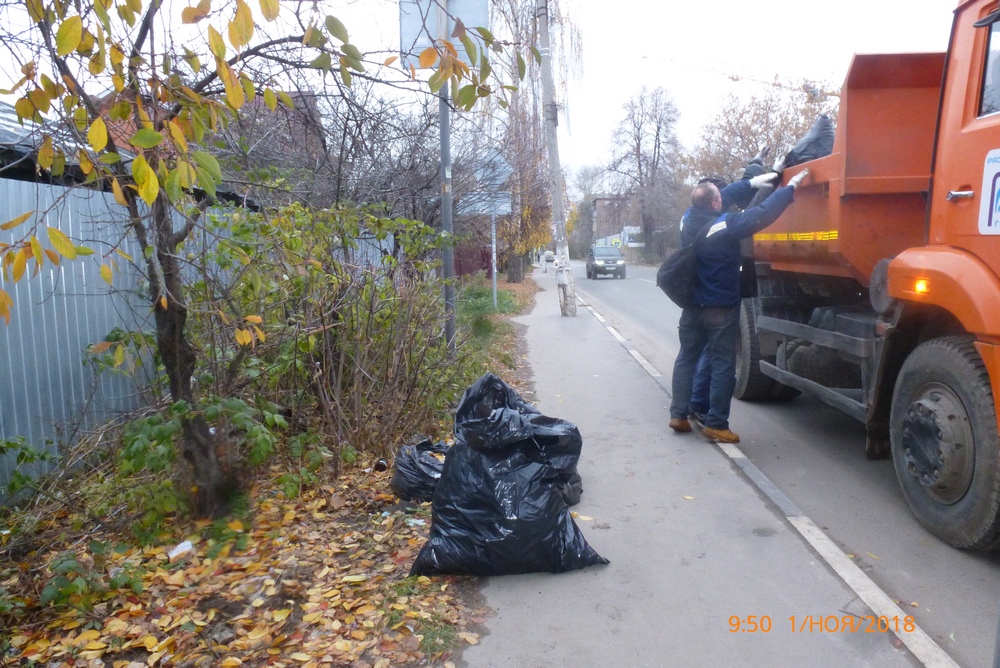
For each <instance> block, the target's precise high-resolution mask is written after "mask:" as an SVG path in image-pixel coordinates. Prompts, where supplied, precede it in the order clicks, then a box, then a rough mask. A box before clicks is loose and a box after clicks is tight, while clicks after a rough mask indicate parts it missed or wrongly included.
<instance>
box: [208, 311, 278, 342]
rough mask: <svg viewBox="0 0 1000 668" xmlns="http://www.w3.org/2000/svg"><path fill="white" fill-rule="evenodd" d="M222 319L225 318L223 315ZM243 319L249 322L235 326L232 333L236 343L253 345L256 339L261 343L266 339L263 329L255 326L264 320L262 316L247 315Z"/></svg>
mask: <svg viewBox="0 0 1000 668" xmlns="http://www.w3.org/2000/svg"><path fill="white" fill-rule="evenodd" d="M220 315H221V312H220ZM223 320H224V321H225V320H226V319H225V316H223ZM243 320H244V321H246V322H247V323H249V324H248V326H246V327H245V328H243V327H237V328H236V331H235V332H234V334H233V336H234V338H235V339H236V343H238V344H240V345H241V346H254V345H256V343H255V342H256V341H260V342H261V343H263V342H264V341H266V340H267V336H266V335H265V334H264V330H262V329H261V328H260V327H258V326H257V325H260V324H262V323H263V322H264V319H263V318H261V317H260V316H259V315H248V316H246V317H244V318H243Z"/></svg>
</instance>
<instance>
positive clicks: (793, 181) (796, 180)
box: [788, 168, 809, 188]
mask: <svg viewBox="0 0 1000 668" xmlns="http://www.w3.org/2000/svg"><path fill="white" fill-rule="evenodd" d="M807 176H809V169H808V168H807V169H803V170H802V171H801V172H799V173H798V174H796V175H795V176H793V177H792V178H790V179H788V185H790V186H791V187H792V188H798V187H799V184H800V183H802V181H804V180H805V178H806V177H807Z"/></svg>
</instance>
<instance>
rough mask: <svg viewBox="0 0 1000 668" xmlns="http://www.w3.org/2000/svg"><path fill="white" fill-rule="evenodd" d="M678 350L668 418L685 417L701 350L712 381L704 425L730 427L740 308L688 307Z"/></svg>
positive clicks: (682, 316)
mask: <svg viewBox="0 0 1000 668" xmlns="http://www.w3.org/2000/svg"><path fill="white" fill-rule="evenodd" d="M677 329H678V333H679V334H680V341H681V350H680V352H679V353H678V354H677V359H676V360H675V361H674V375H673V379H672V381H671V388H672V392H673V399H672V400H671V402H670V417H672V418H687V416H688V412H689V411H690V405H689V404H690V401H691V386H692V383H693V382H694V375H695V369H696V368H697V366H698V358H699V357H701V354H702V351H705V352H706V353H707V355H708V359H709V364H710V365H711V375H712V381H711V386H710V388H709V409H708V414H707V415H706V416H705V426H707V427H712V428H713V429H728V428H729V405H730V403H731V402H732V400H733V390H734V389H735V387H736V347H737V346H738V345H739V340H740V307H739V305H737V306H731V307H725V308H714V307H691V308H686V309H684V310H683V311H682V312H681V321H680V325H679V326H678V328H677Z"/></svg>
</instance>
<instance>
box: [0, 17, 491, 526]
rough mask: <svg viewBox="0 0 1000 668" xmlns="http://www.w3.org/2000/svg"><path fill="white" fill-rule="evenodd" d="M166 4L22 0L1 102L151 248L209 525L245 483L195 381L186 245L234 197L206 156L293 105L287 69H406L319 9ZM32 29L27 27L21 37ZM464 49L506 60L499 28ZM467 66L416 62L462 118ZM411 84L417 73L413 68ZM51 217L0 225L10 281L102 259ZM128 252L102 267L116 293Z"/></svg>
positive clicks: (175, 388) (169, 364) (452, 60)
mask: <svg viewBox="0 0 1000 668" xmlns="http://www.w3.org/2000/svg"><path fill="white" fill-rule="evenodd" d="M167 7H168V6H166V5H164V4H163V2H162V0H95V1H94V2H93V3H92V4H90V3H86V4H80V3H68V2H65V1H64V0H9V1H8V2H6V3H5V4H2V5H0V17H3V25H4V26H8V27H7V28H3V29H0V39H3V41H4V43H5V45H6V46H7V47H8V48H9V49H10V52H11V55H12V57H13V58H14V59H15V60H16V61H17V62H18V64H19V66H20V74H21V76H20V79H19V80H17V81H12V82H10V83H11V86H10V88H9V89H8V90H6V91H4V92H6V93H8V94H9V93H16V94H18V95H19V96H20V97H19V98H18V99H17V101H16V104H15V109H16V112H17V115H18V117H19V118H20V119H21V120H22V122H25V123H35V124H38V126H39V127H40V128H41V137H40V141H39V142H38V144H37V151H36V152H35V156H34V157H35V161H36V163H37V166H38V168H39V170H41V171H43V172H47V173H48V174H49V175H51V176H52V177H57V178H65V177H66V176H67V175H68V174H69V173H70V172H72V173H73V175H74V176H75V177H76V178H78V180H80V181H82V184H81V185H84V186H88V187H92V188H96V189H100V190H104V191H108V192H111V193H113V194H114V198H115V200H116V201H117V202H118V203H119V204H120V205H122V206H123V207H124V210H125V212H126V213H125V214H124V215H123V218H122V220H121V221H120V222H121V225H122V229H123V233H124V232H125V231H127V232H128V233H130V234H132V235H134V238H135V240H136V242H137V243H138V246H139V247H140V248H141V249H142V258H141V259H139V263H140V265H141V266H142V270H143V273H144V275H145V279H146V281H147V284H148V288H147V289H148V298H149V302H150V305H151V308H152V313H153V320H154V323H155V340H156V349H157V352H158V354H159V356H160V360H161V363H162V364H163V367H164V370H165V375H166V377H167V380H168V383H169V388H170V395H171V399H172V400H173V401H174V402H182V403H183V404H184V405H185V406H186V409H187V410H185V412H184V416H185V417H184V419H183V429H182V431H183V435H182V437H181V439H180V446H179V449H180V453H181V454H182V456H183V460H184V461H185V462H187V464H188V465H189V466H190V470H191V473H192V478H193V481H194V484H193V488H192V492H193V495H192V496H193V507H194V509H195V511H196V512H197V513H198V514H200V515H206V516H207V515H216V514H219V513H221V512H223V511H224V510H225V509H226V505H227V504H226V501H227V496H228V493H229V492H230V491H231V490H232V489H233V488H234V486H235V484H236V481H235V480H232V479H230V477H231V476H230V475H229V474H227V472H226V470H225V467H224V466H222V465H221V463H220V458H219V454H218V447H217V446H218V445H219V442H218V441H217V437H216V436H215V434H214V432H213V430H212V429H210V427H209V424H208V422H207V420H206V419H205V418H204V416H203V415H202V414H201V413H200V412H199V411H198V410H197V406H198V401H197V399H198V397H197V396H196V393H195V389H194V388H193V387H192V382H191V379H192V377H193V375H194V371H195V367H196V362H197V359H198V351H197V350H196V348H195V346H194V345H193V344H192V341H191V339H190V337H189V335H188V331H187V328H186V320H187V316H188V302H187V300H186V297H185V277H184V274H183V272H182V259H181V253H180V248H181V246H182V244H184V242H185V241H186V240H188V239H189V238H190V237H191V235H192V233H193V232H194V230H195V229H197V228H198V226H199V225H200V224H202V221H203V218H204V217H205V212H206V211H207V210H208V208H209V207H210V206H212V205H213V203H215V202H216V201H217V199H218V198H220V197H221V196H222V193H223V188H224V185H223V183H222V180H223V177H222V168H221V167H220V164H219V162H218V160H217V159H216V158H215V156H213V155H212V153H211V152H209V151H208V150H207V149H206V144H207V143H208V142H209V141H210V139H211V138H212V136H213V134H214V133H216V132H218V131H219V130H220V129H222V128H224V127H226V126H227V124H229V123H231V122H232V121H233V120H234V119H238V118H239V116H240V113H241V109H242V108H243V107H244V105H247V104H248V103H250V102H254V101H255V100H256V99H257V98H258V97H259V98H261V99H262V101H263V104H264V106H266V108H267V109H268V110H270V111H272V112H274V111H275V110H276V109H277V108H278V107H280V106H284V107H292V106H293V100H292V97H291V96H290V95H289V92H292V91H289V90H285V89H286V88H288V87H289V86H290V85H291V81H292V80H291V78H290V73H295V72H299V73H301V72H308V71H312V72H314V73H316V74H317V75H319V74H320V73H321V74H322V76H327V75H332V76H335V77H339V82H340V84H342V85H343V86H350V85H351V81H352V79H353V78H354V77H366V78H372V79H376V80H377V79H378V76H373V75H371V74H368V72H367V69H366V65H367V66H369V67H370V66H372V65H373V64H374V65H381V66H385V67H390V66H391V65H392V64H393V61H394V60H395V57H390V58H388V59H386V60H384V61H383V60H380V61H376V62H374V63H373V62H372V61H371V56H370V55H367V54H365V53H363V52H362V51H361V50H360V49H359V48H358V46H356V45H355V44H353V43H352V42H351V39H350V36H349V33H348V30H347V28H346V27H345V26H344V24H343V23H342V22H341V21H340V20H338V19H337V18H336V17H335V16H330V15H327V16H324V15H323V14H321V13H320V8H319V6H318V5H314V4H306V5H296V6H295V7H294V8H290V7H288V6H286V7H285V8H282V7H281V5H280V4H279V2H278V0H258V2H257V3H256V4H255V5H254V6H253V7H251V5H250V4H248V3H247V2H245V1H244V0H234V1H230V2H218V1H216V2H213V1H212V0H199V1H198V2H197V3H196V4H191V5H189V6H186V7H184V8H183V9H181V11H180V12H179V13H176V14H173V13H171V12H169V11H167ZM25 23H28V24H30V28H29V29H28V30H27V31H24V32H15V31H14V28H13V26H17V25H24V24H25ZM4 33H6V34H4ZM453 38H455V39H456V40H457V41H461V42H462V44H463V45H465V47H466V50H469V49H473V50H475V49H476V48H477V44H478V49H479V51H480V52H481V54H482V56H481V62H482V63H488V56H489V54H490V53H491V52H497V51H502V50H503V45H502V44H501V43H500V42H498V41H497V40H495V39H494V38H493V36H492V35H491V34H490V33H489V31H488V30H486V29H478V30H477V29H469V30H466V29H465V28H464V27H462V26H461V24H459V28H458V29H457V30H456V31H455V34H454V35H453ZM457 56H458V54H457V51H456V48H455V46H454V45H453V44H452V43H451V42H450V41H447V40H438V41H437V42H435V44H434V46H432V47H429V48H427V49H425V50H424V51H423V52H422V53H420V54H419V60H420V62H421V64H422V65H425V66H432V67H434V68H435V71H434V73H433V74H432V76H431V77H430V80H429V81H428V84H429V86H430V88H431V90H432V92H436V91H437V90H438V89H440V88H441V87H443V86H445V85H448V86H450V87H451V88H452V95H453V97H454V99H455V100H457V102H458V104H459V106H462V107H466V108H471V107H472V106H473V105H474V104H475V103H476V101H477V100H478V99H480V98H481V97H485V96H488V95H490V94H492V92H493V91H492V89H491V87H490V85H489V68H488V64H487V66H486V67H483V68H481V69H480V70H478V71H474V70H470V68H469V67H468V66H467V65H465V64H464V63H462V62H461V61H460V60H459V59H458V57H457ZM403 74H404V75H405V74H409V75H410V76H411V78H415V76H416V74H415V72H414V71H413V70H412V69H411V70H409V72H405V71H404V73H403ZM481 77H482V78H481ZM38 213H39V212H34V211H27V212H24V213H23V214H21V215H19V216H17V217H16V218H14V219H13V220H10V221H8V222H6V223H4V224H3V225H0V229H3V230H15V232H14V233H15V235H17V236H16V237H15V239H14V241H13V243H7V244H2V245H0V268H2V273H3V276H2V278H3V280H4V281H14V282H17V281H20V280H28V279H29V276H30V273H31V272H30V271H29V269H30V268H31V267H32V265H34V266H36V267H38V266H41V265H42V264H43V263H44V262H50V263H55V264H58V263H59V262H61V261H65V260H75V259H77V257H78V256H80V255H84V254H93V253H94V249H89V248H87V247H86V246H85V245H83V244H81V243H78V241H74V240H72V239H70V238H68V237H67V236H66V235H65V234H63V233H62V232H61V231H59V230H58V229H57V228H55V227H47V228H46V229H45V230H42V229H41V223H40V222H39V220H40V219H41V216H40V215H38ZM45 239H47V241H48V246H50V248H49V247H46V246H45V245H44V240H45ZM115 250H116V249H111V250H109V251H108V252H107V253H105V254H103V255H100V256H98V257H100V260H99V262H100V274H101V276H102V277H103V278H104V279H105V280H106V281H108V282H109V283H110V282H111V278H112V267H113V264H112V263H111V262H110V253H112V252H114V251H115ZM126 259H131V258H128V257H127V256H126ZM0 285H2V284H0ZM11 306H12V300H11V298H10V296H9V294H8V293H7V292H6V291H4V290H3V289H2V288H0V318H3V319H4V320H6V321H9V319H10V313H11ZM230 315H231V316H232V315H235V316H236V317H230V318H225V316H223V315H222V314H221V312H220V316H221V317H222V318H223V320H225V324H226V326H228V327H229V328H230V329H231V332H232V336H233V338H234V339H235V341H236V342H237V343H238V344H240V345H244V346H249V345H253V343H254V341H255V340H257V339H259V338H262V337H263V336H264V335H265V334H264V330H262V329H261V327H260V326H261V324H262V319H261V317H260V316H258V315H255V314H253V313H238V314H232V313H231V314H230Z"/></svg>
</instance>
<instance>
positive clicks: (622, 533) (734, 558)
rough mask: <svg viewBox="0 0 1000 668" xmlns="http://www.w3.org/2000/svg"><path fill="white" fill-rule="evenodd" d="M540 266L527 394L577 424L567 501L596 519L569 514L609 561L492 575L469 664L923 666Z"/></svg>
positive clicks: (521, 667) (530, 318) (529, 667)
mask: <svg viewBox="0 0 1000 668" xmlns="http://www.w3.org/2000/svg"><path fill="white" fill-rule="evenodd" d="M534 277H535V279H536V280H537V281H538V283H539V284H540V286H541V287H542V288H543V290H544V291H543V292H540V293H538V295H537V301H536V304H537V305H536V307H535V309H534V310H533V311H532V312H531V314H529V315H527V316H524V317H523V318H521V319H520V320H519V322H522V323H523V324H525V325H527V327H528V330H527V340H528V347H529V357H528V359H529V363H530V365H531V367H532V370H533V372H534V380H535V390H536V394H535V396H534V397H527V398H528V399H529V400H533V401H534V403H536V405H537V406H538V408H539V409H540V410H541V411H542V412H543V413H545V414H547V415H551V416H555V417H560V418H564V419H567V420H570V421H572V422H574V423H575V424H576V425H577V426H578V427H579V429H580V432H581V434H582V435H583V440H584V442H583V455H582V457H581V460H580V466H579V469H580V473H581V475H582V476H583V484H584V493H583V500H582V501H581V503H580V504H579V505H578V506H576V507H574V510H575V511H576V512H577V513H579V514H580V515H581V516H584V517H588V518H592V519H586V520H585V519H580V520H577V524H579V526H580V527H581V529H582V530H583V532H584V535H585V536H586V537H587V540H588V541H589V542H590V544H591V545H592V546H593V547H594V548H595V549H596V550H597V551H598V552H599V553H600V554H601V555H602V556H604V557H607V558H608V559H610V560H611V564H610V565H609V566H598V567H592V568H588V569H586V570H583V571H575V572H571V573H565V574H560V575H552V574H546V573H540V574H532V575H523V576H505V577H495V578H490V579H489V580H488V584H487V586H486V588H485V590H484V594H485V596H486V602H487V604H488V605H489V606H490V607H491V608H493V609H494V610H495V611H496V616H495V617H493V618H491V619H490V620H488V621H487V622H486V627H487V629H488V632H489V633H488V635H485V636H484V637H483V638H481V640H480V643H479V644H478V645H476V646H473V647H469V648H467V649H466V650H465V652H464V654H463V657H462V658H463V662H464V663H465V664H466V665H468V666H470V667H472V668H485V667H493V666H495V667H498V668H499V667H503V668H510V667H517V668H533V667H538V668H542V667H546V668H548V667H552V666H572V667H574V668H577V667H584V668H586V667H589V666H618V665H627V666H671V667H673V666H730V665H739V666H914V665H919V663H918V662H917V661H916V659H915V658H914V657H913V656H912V655H911V654H910V653H909V652H908V651H907V650H906V648H905V647H901V646H899V643H898V641H897V640H896V638H895V637H894V636H893V635H892V634H891V633H879V632H868V633H866V632H865V631H866V630H871V629H868V628H867V627H868V626H869V625H868V624H867V623H864V622H862V621H860V620H859V621H857V622H856V626H854V630H853V631H852V630H851V629H850V627H848V629H847V630H846V631H845V630H844V627H845V626H847V625H846V624H844V622H845V618H850V617H851V615H852V614H853V615H867V614H871V613H870V611H869V610H868V609H867V608H866V606H865V605H864V604H863V603H862V602H861V601H860V600H859V599H858V598H857V597H856V596H855V594H854V593H853V592H852V591H851V590H850V589H849V588H848V587H847V586H846V585H844V584H843V582H842V581H841V580H840V579H839V578H838V577H837V576H836V575H835V574H834V573H833V572H832V571H831V570H830V569H829V568H828V567H827V566H826V565H825V563H824V562H823V561H822V560H820V559H819V558H818V557H817V556H816V555H815V553H814V552H813V551H812V550H811V548H809V547H808V546H807V544H806V543H805V542H804V541H803V540H802V539H801V538H800V537H799V535H798V534H797V533H796V532H795V531H794V529H793V528H792V527H791V526H790V525H789V524H788V523H787V522H786V521H785V520H784V519H783V516H782V515H781V514H780V513H778V512H776V510H775V508H774V507H773V505H772V504H771V503H770V502H769V501H768V500H767V499H766V498H764V497H763V496H762V495H761V494H760V493H759V492H758V491H757V490H756V488H755V487H754V486H753V485H752V484H751V483H750V482H749V481H748V480H747V479H746V478H745V477H744V476H743V474H742V473H740V472H739V471H738V469H737V468H736V467H735V466H734V465H733V464H732V463H731V462H730V460H729V459H728V458H727V457H726V456H725V455H724V454H723V453H722V452H721V451H720V450H719V449H718V448H716V447H715V446H714V445H712V444H710V443H708V442H707V441H704V440H702V439H701V438H700V437H699V436H697V435H696V434H684V435H678V434H674V433H673V432H671V431H670V430H669V429H668V428H667V426H666V425H667V419H668V415H667V405H668V402H669V398H668V396H667V394H666V393H665V392H664V390H663V388H661V387H660V385H658V384H657V383H656V382H655V381H654V380H653V379H652V378H651V377H650V376H649V375H648V374H647V373H646V371H644V370H643V369H642V367H640V365H639V364H638V363H637V362H636V361H635V360H634V359H633V358H632V357H631V356H630V355H629V354H628V353H627V352H626V350H625V349H624V348H623V347H622V346H621V344H619V343H618V341H616V340H615V339H614V338H613V337H612V336H611V334H610V333H609V332H608V331H607V329H605V327H604V326H603V325H601V323H599V322H598V321H597V320H596V319H595V318H594V317H593V315H591V313H590V312H589V311H588V310H587V309H585V308H582V307H581V308H579V311H578V315H577V317H576V318H562V317H560V315H559V307H558V299H557V297H556V293H555V279H554V276H553V274H551V273H549V274H544V273H542V272H541V271H536V272H535V274H534ZM664 335H665V336H671V335H673V333H672V332H665V333H664ZM659 371H660V372H661V373H663V374H664V375H665V376H667V378H668V379H669V373H670V370H669V369H659ZM810 615H811V621H812V624H810V620H809V618H808V616H810ZM750 616H756V618H757V620H756V621H757V624H758V625H759V626H758V630H756V631H753V630H751V629H752V623H748V617H750ZM733 617H736V618H739V619H740V620H741V622H742V623H741V631H740V632H736V633H732V632H731V631H730V629H731V626H730V624H731V618H733ZM790 618H794V624H795V629H794V630H793V628H792V624H793V621H792V619H790ZM898 623H899V624H900V625H901V624H902V623H903V620H899V622H898ZM764 624H769V629H770V630H769V631H767V632H765V631H764V630H763V627H762V626H761V625H764ZM823 625H825V627H826V629H829V630H821V629H822V628H823ZM834 629H836V631H835V632H830V630H834Z"/></svg>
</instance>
